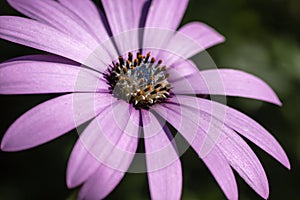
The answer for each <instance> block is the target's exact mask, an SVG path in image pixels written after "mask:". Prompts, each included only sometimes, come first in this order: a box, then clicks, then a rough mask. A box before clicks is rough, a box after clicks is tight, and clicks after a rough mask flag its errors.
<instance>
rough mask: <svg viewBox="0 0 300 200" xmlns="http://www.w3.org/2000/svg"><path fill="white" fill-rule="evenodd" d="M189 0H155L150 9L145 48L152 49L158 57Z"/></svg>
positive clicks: (173, 31)
mask: <svg viewBox="0 0 300 200" xmlns="http://www.w3.org/2000/svg"><path fill="white" fill-rule="evenodd" d="M188 2H189V1H188V0H173V1H160V0H154V1H152V2H151V5H150V7H149V10H148V16H147V19H146V24H145V29H144V38H143V50H144V51H145V52H147V51H151V53H152V55H153V56H156V57H158V55H159V52H160V50H161V49H165V47H166V46H167V43H168V41H169V40H170V39H171V38H172V36H173V35H174V33H175V31H176V29H177V27H178V26H179V24H180V22H181V19H182V17H183V15H184V13H185V10H186V8H187V5H188Z"/></svg>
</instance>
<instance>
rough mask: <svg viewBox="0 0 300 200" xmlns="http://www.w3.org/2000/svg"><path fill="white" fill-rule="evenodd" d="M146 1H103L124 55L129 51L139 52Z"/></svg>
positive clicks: (118, 44)
mask: <svg viewBox="0 0 300 200" xmlns="http://www.w3.org/2000/svg"><path fill="white" fill-rule="evenodd" d="M145 3H146V1H144V0H142V1H141V0H128V1H126V2H124V0H114V1H111V0H102V4H103V7H104V10H105V13H106V16H107V19H108V22H109V25H110V27H111V30H112V33H113V35H114V40H115V42H116V44H117V47H118V49H119V51H120V54H121V55H123V54H125V53H127V52H128V51H133V50H138V49H140V46H139V30H138V28H139V22H140V17H141V15H142V9H143V6H144V4H145Z"/></svg>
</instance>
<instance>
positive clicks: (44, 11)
mask: <svg viewBox="0 0 300 200" xmlns="http://www.w3.org/2000/svg"><path fill="white" fill-rule="evenodd" d="M8 2H9V4H10V5H11V6H12V7H13V8H15V9H16V10H18V11H19V12H21V13H23V14H24V15H26V16H28V17H30V18H32V19H36V20H38V21H39V22H42V23H45V24H48V25H49V26H52V27H54V28H56V29H57V30H60V31H62V32H64V33H66V34H68V35H71V36H72V37H75V38H77V39H79V40H81V41H84V42H85V43H91V44H87V45H88V46H89V45H92V46H93V45H96V44H95V43H96V39H95V38H94V37H93V36H92V35H93V33H91V32H90V31H89V29H88V27H87V26H86V24H85V22H84V21H83V20H82V19H81V18H80V17H78V16H77V15H76V14H74V13H73V12H71V11H70V10H68V9H67V8H65V7H64V6H62V5H61V4H59V3H58V2H56V1H52V0H43V1H40V0H26V1H23V0H8ZM93 43H94V44H93Z"/></svg>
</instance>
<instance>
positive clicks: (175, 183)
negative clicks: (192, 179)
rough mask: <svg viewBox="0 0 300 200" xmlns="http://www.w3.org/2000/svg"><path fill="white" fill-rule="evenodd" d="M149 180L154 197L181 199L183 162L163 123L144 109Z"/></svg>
mask: <svg viewBox="0 0 300 200" xmlns="http://www.w3.org/2000/svg"><path fill="white" fill-rule="evenodd" d="M142 118H143V130H144V135H145V139H144V141H145V151H146V161H147V172H148V181H149V187H150V193H151V198H152V199H180V197H181V190H182V172H181V163H180V160H179V157H178V154H177V151H176V150H175V149H174V145H175V143H174V141H170V140H169V138H168V136H167V134H166V133H165V131H164V129H163V128H162V125H161V123H160V122H159V121H158V120H157V119H156V117H155V116H154V115H153V114H151V113H150V112H148V111H142Z"/></svg>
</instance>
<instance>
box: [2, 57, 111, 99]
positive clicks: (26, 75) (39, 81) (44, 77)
mask: <svg viewBox="0 0 300 200" xmlns="http://www.w3.org/2000/svg"><path fill="white" fill-rule="evenodd" d="M100 76H101V75H100V74H99V73H97V72H94V71H92V70H89V69H85V68H81V67H77V66H73V65H67V64H61V63H51V62H40V61H10V62H5V63H2V64H0V94H40V93H66V92H109V91H108V86H107V83H106V82H105V81H103V80H101V79H100Z"/></svg>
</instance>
